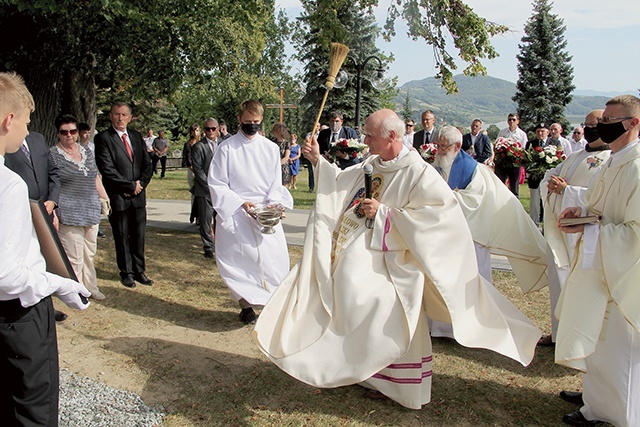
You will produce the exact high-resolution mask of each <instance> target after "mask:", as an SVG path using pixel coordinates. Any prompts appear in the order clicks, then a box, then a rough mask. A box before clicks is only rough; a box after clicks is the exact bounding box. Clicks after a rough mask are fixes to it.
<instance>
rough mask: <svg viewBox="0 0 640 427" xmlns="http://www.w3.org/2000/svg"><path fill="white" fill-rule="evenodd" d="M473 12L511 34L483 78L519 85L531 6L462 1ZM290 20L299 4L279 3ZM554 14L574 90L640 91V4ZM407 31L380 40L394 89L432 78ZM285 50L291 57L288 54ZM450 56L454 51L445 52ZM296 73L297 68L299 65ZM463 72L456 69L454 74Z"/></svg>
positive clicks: (574, 3)
mask: <svg viewBox="0 0 640 427" xmlns="http://www.w3.org/2000/svg"><path fill="white" fill-rule="evenodd" d="M390 1H391V0H380V2H379V6H378V8H377V9H376V11H375V14H376V17H377V21H378V25H380V26H381V27H382V26H383V24H384V21H385V17H386V10H387V6H388V5H389V3H390ZM465 1H466V3H467V4H468V5H469V6H471V8H473V10H474V11H475V12H476V13H477V14H479V15H480V16H483V17H484V18H486V19H487V20H488V21H492V22H496V23H499V24H503V25H506V26H508V27H509V28H510V32H508V33H506V34H503V35H499V36H495V37H494V38H493V39H492V44H493V46H494V47H495V48H496V50H497V51H498V53H499V54H500V56H499V57H498V58H496V59H494V60H484V61H483V63H484V65H485V66H486V67H487V75H489V76H491V77H497V78H500V79H504V80H508V81H510V82H513V83H515V82H516V81H517V80H518V71H517V62H518V61H517V59H516V55H517V54H518V53H519V48H518V44H519V43H521V38H522V36H523V35H524V25H525V23H526V21H527V20H528V19H529V18H530V17H531V14H532V11H533V6H532V3H533V2H532V1H530V0H511V1H504V0H465ZM278 3H279V4H277V6H279V7H281V8H283V9H285V11H286V12H287V14H288V16H289V17H290V18H295V17H296V16H299V15H300V13H301V12H302V7H301V6H300V2H299V0H279V2H278ZM551 12H552V13H554V14H556V15H558V16H559V17H561V18H562V19H563V20H564V24H565V26H566V31H565V33H564V35H565V40H566V41H567V48H566V50H567V52H568V53H569V55H571V56H572V57H573V59H572V60H571V63H572V65H573V73H574V78H573V84H574V85H575V86H576V88H577V90H581V91H598V92H607V93H612V94H613V93H622V92H629V91H631V92H630V93H635V94H637V89H639V88H640V1H638V0H608V1H602V0H598V1H596V0H556V1H555V3H553V6H552V10H551ZM406 33H407V32H406V26H404V25H403V23H402V22H401V21H400V20H398V21H397V22H396V37H395V38H394V39H392V40H391V42H386V41H384V40H383V39H382V38H380V39H379V40H378V41H377V43H376V44H377V47H378V48H379V49H380V50H381V51H382V52H385V53H389V52H393V53H394V56H395V62H393V63H392V64H390V66H389V70H388V75H390V76H391V77H393V76H397V77H398V85H399V86H402V85H403V84H404V83H406V82H408V81H412V80H422V79H424V78H427V77H431V76H434V75H435V74H436V72H437V71H436V69H435V67H434V60H433V50H432V48H431V46H429V45H427V44H426V42H424V41H420V40H418V41H413V40H411V38H410V37H408V36H407V35H406ZM291 51H292V50H291V48H289V52H291ZM449 52H450V53H452V55H453V56H456V55H455V51H454V50H453V49H451V50H449ZM294 67H298V68H301V67H300V65H299V64H294ZM463 69H464V67H463V66H459V67H458V69H457V70H456V71H454V74H459V73H461V72H462V70H463Z"/></svg>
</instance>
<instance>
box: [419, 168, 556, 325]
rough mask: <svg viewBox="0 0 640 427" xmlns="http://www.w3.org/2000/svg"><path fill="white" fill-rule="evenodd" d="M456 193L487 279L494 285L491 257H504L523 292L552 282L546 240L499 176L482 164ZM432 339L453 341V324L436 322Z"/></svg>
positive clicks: (477, 256) (480, 268) (535, 289)
mask: <svg viewBox="0 0 640 427" xmlns="http://www.w3.org/2000/svg"><path fill="white" fill-rule="evenodd" d="M454 194H455V196H456V198H457V199H458V202H459V203H460V207H461V208H462V212H463V213H464V216H465V218H466V219H467V223H468V224H469V229H470V230H471V234H472V236H473V240H474V243H475V248H476V259H477V262H478V269H479V271H480V272H481V274H482V275H483V277H485V278H486V279H487V280H488V281H489V283H492V280H491V254H494V255H503V256H506V257H507V259H508V260H509V263H510V264H511V267H512V269H513V272H514V273H515V275H516V278H517V279H518V284H519V285H520V289H522V292H523V293H528V292H533V291H537V290H539V289H541V288H543V287H545V286H546V285H547V283H548V282H547V275H546V270H547V260H546V246H547V244H546V242H545V240H544V237H543V236H542V234H541V233H540V231H539V230H538V227H536V225H535V224H534V222H533V221H532V220H531V218H530V217H529V215H528V214H527V212H526V211H525V210H524V208H523V207H522V204H521V203H520V201H519V200H518V199H517V198H516V197H515V196H514V195H513V194H512V193H511V191H509V189H508V188H507V187H505V185H504V184H503V183H502V181H500V180H499V179H498V177H497V176H496V174H495V173H493V171H491V170H490V169H489V168H488V167H487V166H485V165H478V166H477V167H476V170H475V172H474V173H473V178H472V179H471V182H469V184H468V185H467V186H466V187H465V188H457V189H455V190H454ZM483 272H484V274H483ZM487 272H488V274H487ZM487 276H488V277H487ZM431 336H433V337H449V338H453V331H452V330H451V325H448V324H441V323H439V322H432V324H431Z"/></svg>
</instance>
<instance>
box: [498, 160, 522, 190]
mask: <svg viewBox="0 0 640 427" xmlns="http://www.w3.org/2000/svg"><path fill="white" fill-rule="evenodd" d="M496 175H497V176H498V178H499V179H500V181H502V182H506V181H507V178H509V190H511V192H512V193H513V194H514V195H515V196H516V197H519V196H520V194H519V191H518V188H519V187H520V168H519V167H515V168H506V169H505V168H501V167H499V166H498V165H496Z"/></svg>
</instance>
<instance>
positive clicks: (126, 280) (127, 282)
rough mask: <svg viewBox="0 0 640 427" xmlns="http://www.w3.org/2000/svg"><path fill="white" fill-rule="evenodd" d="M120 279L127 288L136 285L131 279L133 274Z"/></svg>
mask: <svg viewBox="0 0 640 427" xmlns="http://www.w3.org/2000/svg"><path fill="white" fill-rule="evenodd" d="M120 281H121V282H122V284H123V285H125V286H126V287H127V288H135V287H136V282H134V281H133V276H124V277H123V278H122V279H120Z"/></svg>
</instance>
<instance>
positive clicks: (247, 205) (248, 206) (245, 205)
mask: <svg viewBox="0 0 640 427" xmlns="http://www.w3.org/2000/svg"><path fill="white" fill-rule="evenodd" d="M255 207H256V205H255V204H253V203H251V202H244V203H243V204H242V209H244V210H245V212H249V211H250V210H251V209H253V208H255Z"/></svg>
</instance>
